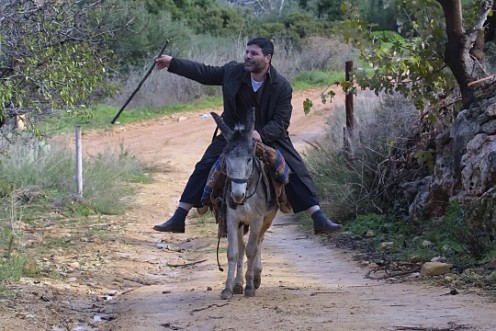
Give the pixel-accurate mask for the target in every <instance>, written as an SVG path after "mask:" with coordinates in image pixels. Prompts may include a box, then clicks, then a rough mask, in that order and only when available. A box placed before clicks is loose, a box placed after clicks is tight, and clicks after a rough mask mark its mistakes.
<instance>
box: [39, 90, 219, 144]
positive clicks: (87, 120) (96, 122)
mask: <svg viewBox="0 0 496 331" xmlns="http://www.w3.org/2000/svg"><path fill="white" fill-rule="evenodd" d="M220 106H222V99H221V98H220V97H212V96H207V97H202V98H200V99H197V100H196V101H195V102H192V103H189V104H176V105H171V106H167V107H138V108H125V109H124V111H123V112H122V113H121V115H120V116H119V118H118V119H117V121H116V123H115V124H117V125H119V124H129V123H136V122H140V121H146V120H150V119H156V118H160V117H163V116H168V115H171V114H177V113H184V112H190V111H197V110H200V109H208V108H214V107H220ZM119 109H120V108H119V107H116V106H110V105H105V104H99V105H96V106H94V107H92V108H91V109H89V110H88V112H87V113H88V116H87V117H83V118H81V117H75V116H72V115H71V114H69V113H65V114H62V116H58V115H57V116H53V117H49V118H47V119H45V120H44V121H43V122H42V123H40V126H39V127H40V130H41V131H42V132H45V133H46V134H47V135H48V136H53V135H56V134H60V133H67V132H72V131H73V128H74V127H75V126H77V125H80V126H82V127H84V128H89V129H102V128H109V127H111V126H112V124H111V123H110V122H111V120H112V119H113V118H114V116H115V115H116V114H117V113H118V112H119Z"/></svg>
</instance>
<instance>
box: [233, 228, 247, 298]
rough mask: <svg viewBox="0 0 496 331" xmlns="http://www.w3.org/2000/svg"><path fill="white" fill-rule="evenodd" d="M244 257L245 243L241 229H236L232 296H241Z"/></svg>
mask: <svg viewBox="0 0 496 331" xmlns="http://www.w3.org/2000/svg"><path fill="white" fill-rule="evenodd" d="M244 257H245V242H244V240H243V227H242V226H241V227H239V228H238V265H237V271H236V281H235V284H234V288H233V294H243V283H244V279H243V260H244Z"/></svg>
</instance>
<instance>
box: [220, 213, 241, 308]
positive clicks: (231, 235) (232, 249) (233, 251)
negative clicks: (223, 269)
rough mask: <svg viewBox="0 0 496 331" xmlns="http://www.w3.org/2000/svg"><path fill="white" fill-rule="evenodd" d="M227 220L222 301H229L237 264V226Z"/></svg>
mask: <svg viewBox="0 0 496 331" xmlns="http://www.w3.org/2000/svg"><path fill="white" fill-rule="evenodd" d="M232 223H234V222H230V221H229V218H228V223H227V261H228V264H227V265H228V269H227V280H226V287H225V288H224V290H223V291H222V293H221V295H220V297H221V299H223V300H230V299H231V298H232V296H233V288H234V272H235V270H236V263H237V262H238V235H237V230H238V229H237V225H236V224H232Z"/></svg>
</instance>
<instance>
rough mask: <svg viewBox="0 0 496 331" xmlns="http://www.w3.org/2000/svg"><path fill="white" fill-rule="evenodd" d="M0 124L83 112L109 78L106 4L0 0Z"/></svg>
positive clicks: (109, 31)
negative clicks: (17, 118)
mask: <svg viewBox="0 0 496 331" xmlns="http://www.w3.org/2000/svg"><path fill="white" fill-rule="evenodd" d="M0 10H1V15H0V119H1V121H0V124H2V125H3V124H4V123H5V122H6V120H7V119H8V118H9V117H12V116H14V115H18V114H27V115H28V117H31V118H35V117H37V116H43V115H47V114H53V113H54V112H58V111H73V112H75V113H81V112H84V111H85V108H84V105H85V103H86V102H88V101H90V100H92V98H95V97H97V96H98V95H99V94H100V95H101V94H102V93H104V91H103V90H102V86H103V82H104V81H105V79H106V77H108V67H107V66H108V63H107V62H108V60H109V59H110V56H111V53H110V52H108V51H107V48H106V46H105V39H106V38H108V37H110V36H111V34H112V33H113V27H111V26H108V25H107V23H106V22H107V20H106V15H108V13H109V12H111V11H110V8H108V7H106V4H105V0H79V1H73V0H4V1H2V3H1V4H0Z"/></svg>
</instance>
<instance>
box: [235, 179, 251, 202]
mask: <svg viewBox="0 0 496 331" xmlns="http://www.w3.org/2000/svg"><path fill="white" fill-rule="evenodd" d="M247 184H248V180H247V179H238V178H231V198H232V199H233V201H234V203H236V204H242V203H244V202H245V198H246V186H247Z"/></svg>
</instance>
